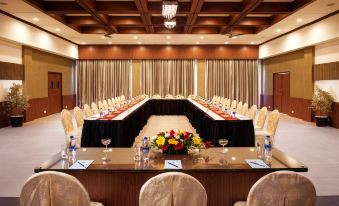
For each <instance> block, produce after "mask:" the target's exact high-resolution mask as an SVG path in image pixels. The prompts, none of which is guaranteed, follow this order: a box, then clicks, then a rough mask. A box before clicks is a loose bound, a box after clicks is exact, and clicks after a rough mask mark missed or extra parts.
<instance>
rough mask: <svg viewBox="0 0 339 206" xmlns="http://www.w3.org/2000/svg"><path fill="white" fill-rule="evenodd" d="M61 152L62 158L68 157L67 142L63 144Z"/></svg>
mask: <svg viewBox="0 0 339 206" xmlns="http://www.w3.org/2000/svg"><path fill="white" fill-rule="evenodd" d="M60 153H61V159H63V160H65V159H68V155H67V147H66V144H62V145H61V152H60Z"/></svg>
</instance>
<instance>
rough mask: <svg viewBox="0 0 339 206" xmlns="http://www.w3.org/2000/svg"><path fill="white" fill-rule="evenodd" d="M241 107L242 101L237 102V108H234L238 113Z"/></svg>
mask: <svg viewBox="0 0 339 206" xmlns="http://www.w3.org/2000/svg"><path fill="white" fill-rule="evenodd" d="M241 109H242V102H239V103H238V105H237V109H236V110H235V111H236V112H237V113H238V114H239V113H240V112H241Z"/></svg>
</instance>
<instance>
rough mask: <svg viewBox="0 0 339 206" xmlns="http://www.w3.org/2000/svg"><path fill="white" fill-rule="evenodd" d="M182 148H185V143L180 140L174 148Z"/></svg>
mask: <svg viewBox="0 0 339 206" xmlns="http://www.w3.org/2000/svg"><path fill="white" fill-rule="evenodd" d="M182 148H184V144H183V143H182V142H179V143H178V144H177V145H174V149H175V150H177V151H178V150H181V149H182Z"/></svg>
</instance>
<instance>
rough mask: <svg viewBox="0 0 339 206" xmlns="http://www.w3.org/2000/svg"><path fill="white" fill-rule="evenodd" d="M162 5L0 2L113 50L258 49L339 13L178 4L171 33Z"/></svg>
mask: <svg viewBox="0 0 339 206" xmlns="http://www.w3.org/2000/svg"><path fill="white" fill-rule="evenodd" d="M161 3H162V2H161V1H160V0H149V1H147V0H134V1H133V0H119V1H117V0H97V1H95V0H24V1H21V0H0V10H3V11H5V12H6V13H9V14H11V15H13V16H15V17H17V18H19V19H22V20H24V21H27V22H29V23H31V24H35V25H37V26H38V27H41V28H43V29H45V30H48V31H49V32H52V33H55V34H57V35H59V36H62V37H63V38H66V39H68V40H70V41H72V42H75V43H77V44H113V45H114V44H141V45H146V44H167V45H168V44H171V45H177V44H180V45H185V44H186V45H187V44H190V45H192V44H260V43H262V42H265V41H267V40H269V39H272V38H274V37H276V36H279V35H281V34H283V33H286V32H288V31H291V30H293V29H295V28H298V27H300V26H302V25H304V24H307V23H310V22H312V21H315V20H317V19H319V18H321V17H323V16H325V15H327V14H329V13H332V12H334V11H337V10H339V2H338V0H245V1H242V0H179V3H178V4H179V8H178V12H177V17H176V20H177V26H176V27H175V28H174V29H173V30H169V29H166V28H165V27H164V26H163V18H162V16H161ZM297 20H300V21H297ZM105 34H112V35H110V37H111V38H107V37H106V38H105V37H104V35H105ZM229 34H233V35H238V36H236V37H235V38H230V37H229Z"/></svg>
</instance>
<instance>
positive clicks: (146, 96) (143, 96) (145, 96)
mask: <svg viewBox="0 0 339 206" xmlns="http://www.w3.org/2000/svg"><path fill="white" fill-rule="evenodd" d="M141 97H142V98H149V96H148V95H147V94H143V95H141Z"/></svg>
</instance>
